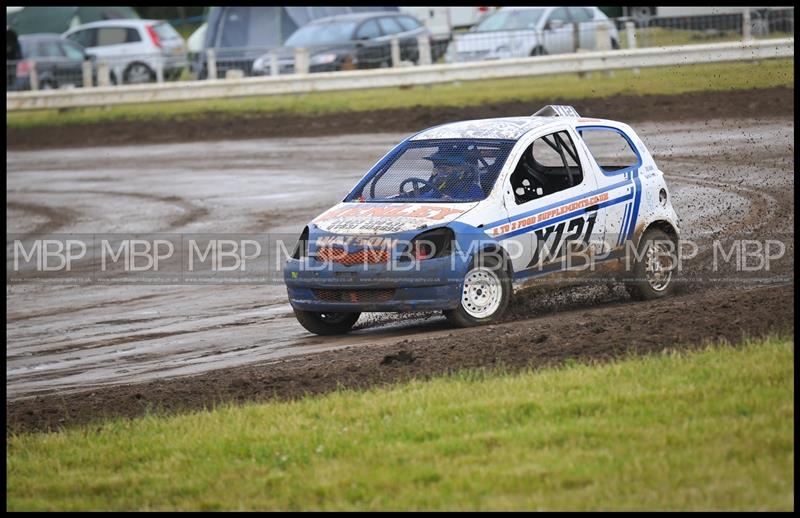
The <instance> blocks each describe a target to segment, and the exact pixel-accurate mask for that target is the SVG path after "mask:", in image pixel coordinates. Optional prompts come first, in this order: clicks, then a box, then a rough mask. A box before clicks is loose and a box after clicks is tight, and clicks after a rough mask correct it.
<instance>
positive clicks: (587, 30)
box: [568, 7, 598, 50]
mask: <svg viewBox="0 0 800 518" xmlns="http://www.w3.org/2000/svg"><path fill="white" fill-rule="evenodd" d="M568 10H569V15H570V17H571V18H572V22H573V23H575V24H577V25H578V42H579V43H578V46H579V48H581V49H585V50H593V49H595V48H597V37H596V36H597V29H596V27H597V24H598V22H595V21H594V14H593V13H592V10H591V9H589V8H588V7H570V8H568Z"/></svg>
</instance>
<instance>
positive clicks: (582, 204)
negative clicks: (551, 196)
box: [492, 192, 608, 236]
mask: <svg viewBox="0 0 800 518" xmlns="http://www.w3.org/2000/svg"><path fill="white" fill-rule="evenodd" d="M606 200H608V193H607V192H604V193H601V194H597V195H595V196H589V197H588V198H584V199H582V200H578V201H575V202H572V203H568V204H566V205H561V206H560V207H556V208H554V209H550V210H546V211H544V212H540V213H539V214H534V215H533V216H528V217H527V218H522V219H518V220H516V221H512V222H510V223H506V224H504V225H500V226H499V227H496V228H495V229H494V230H492V235H494V236H498V235H501V234H506V233H508V232H513V231H514V230H517V229H520V228H525V227H529V226H531V225H535V224H537V223H541V222H543V221H547V220H550V219H553V218H556V217H558V216H561V215H563V214H567V213H570V212H573V211H576V210H579V209H583V208H586V207H590V206H592V205H597V204H598V203H602V202H604V201H606Z"/></svg>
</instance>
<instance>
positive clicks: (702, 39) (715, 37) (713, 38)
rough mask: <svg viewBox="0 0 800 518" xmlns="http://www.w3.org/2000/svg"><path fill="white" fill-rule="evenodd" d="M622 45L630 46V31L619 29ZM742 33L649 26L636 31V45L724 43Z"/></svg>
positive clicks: (769, 36) (785, 35)
mask: <svg viewBox="0 0 800 518" xmlns="http://www.w3.org/2000/svg"><path fill="white" fill-rule="evenodd" d="M793 36H794V34H793V33H791V32H773V33H771V34H767V35H763V36H754V39H757V40H763V39H776V38H791V37H793ZM619 39H620V46H621V47H622V48H623V49H627V48H628V33H627V32H626V31H624V30H623V31H619ZM741 39H742V35H741V34H740V33H739V32H737V31H730V30H729V31H718V30H709V31H700V30H688V29H670V28H665V27H648V28H647V29H639V30H638V31H637V32H636V35H635V40H636V46H637V47H639V48H643V47H669V46H673V45H695V44H698V43H723V42H728V41H740V40H741Z"/></svg>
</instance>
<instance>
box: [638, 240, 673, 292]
mask: <svg viewBox="0 0 800 518" xmlns="http://www.w3.org/2000/svg"><path fill="white" fill-rule="evenodd" d="M667 253H668V250H667V247H666V245H664V244H658V245H657V244H655V243H650V245H649V246H648V247H647V255H646V256H645V275H646V277H647V282H648V283H649V284H650V287H651V288H653V290H655V291H664V290H665V289H667V286H669V281H670V280H671V279H672V268H670V267H668V266H667V267H665V266H664V263H663V262H662V259H663V258H664V256H665V255H666V254H667Z"/></svg>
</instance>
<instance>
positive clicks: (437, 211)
mask: <svg viewBox="0 0 800 518" xmlns="http://www.w3.org/2000/svg"><path fill="white" fill-rule="evenodd" d="M478 203H480V202H470V203H347V202H342V203H340V204H338V205H336V206H334V207H331V208H330V209H328V210H327V211H325V212H323V213H322V214H320V215H319V216H317V217H316V218H315V219H314V220H313V221H312V224H313V225H315V226H316V227H317V228H318V229H320V230H322V231H325V232H331V233H336V234H354V235H358V234H370V235H379V234H391V233H397V232H407V231H410V230H414V229H423V228H427V227H433V226H439V225H442V224H445V223H449V222H451V221H455V220H456V219H458V218H459V217H461V216H463V215H464V214H466V213H467V212H469V211H470V210H471V209H473V208H474V207H475V206H476V205H478Z"/></svg>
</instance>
